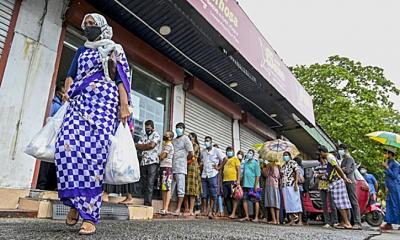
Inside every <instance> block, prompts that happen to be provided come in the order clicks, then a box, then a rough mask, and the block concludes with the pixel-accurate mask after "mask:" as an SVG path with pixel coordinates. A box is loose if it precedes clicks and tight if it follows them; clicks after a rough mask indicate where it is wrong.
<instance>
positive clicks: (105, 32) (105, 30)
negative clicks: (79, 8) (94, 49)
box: [81, 13, 113, 39]
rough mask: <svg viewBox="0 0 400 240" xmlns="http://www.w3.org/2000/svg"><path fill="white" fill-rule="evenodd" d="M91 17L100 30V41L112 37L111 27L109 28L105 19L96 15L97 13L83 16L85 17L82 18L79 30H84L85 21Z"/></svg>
mask: <svg viewBox="0 0 400 240" xmlns="http://www.w3.org/2000/svg"><path fill="white" fill-rule="evenodd" d="M88 16H91V17H92V18H93V19H94V21H95V22H96V24H97V26H98V27H100V28H101V35H100V37H101V39H111V38H112V36H113V30H112V27H110V26H109V25H108V23H107V20H106V18H105V17H103V16H102V15H100V14H98V13H88V14H86V15H85V17H84V18H83V21H82V24H81V28H82V29H83V30H85V19H86V18H87V17H88Z"/></svg>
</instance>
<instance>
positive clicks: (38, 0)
mask: <svg viewBox="0 0 400 240" xmlns="http://www.w3.org/2000/svg"><path fill="white" fill-rule="evenodd" d="M45 2H46V1H45V0H24V1H22V5H21V8H20V12H19V16H18V20H17V24H16V28H15V35H14V39H13V42H12V45H11V49H10V55H9V58H8V63H7V66H6V69H5V72H4V76H3V80H2V84H1V87H0V114H1V116H0V163H1V171H0V187H11V188H30V185H31V181H32V177H33V171H34V167H35V159H33V158H32V157H30V156H27V155H26V154H25V153H24V152H23V150H24V147H25V146H26V145H27V144H28V142H29V141H30V139H31V138H32V137H33V135H34V134H36V133H37V132H38V131H39V130H40V128H41V127H42V124H43V119H44V115H45V110H46V105H47V100H48V95H49V91H50V85H51V80H52V75H53V72H54V67H55V60H56V56H57V47H58V42H59V38H60V34H61V25H62V20H61V17H62V12H63V9H64V4H65V3H64V2H66V1H60V0H48V4H47V10H46V6H45Z"/></svg>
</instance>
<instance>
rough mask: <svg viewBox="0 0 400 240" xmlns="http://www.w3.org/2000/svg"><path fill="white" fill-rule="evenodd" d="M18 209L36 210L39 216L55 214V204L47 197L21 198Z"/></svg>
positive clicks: (45, 216)
mask: <svg viewBox="0 0 400 240" xmlns="http://www.w3.org/2000/svg"><path fill="white" fill-rule="evenodd" d="M18 209H19V210H25V211H36V212H37V218H52V216H53V204H52V202H51V201H50V200H47V199H35V198H29V197H26V198H20V199H19V205H18Z"/></svg>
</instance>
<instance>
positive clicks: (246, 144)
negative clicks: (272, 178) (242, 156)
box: [240, 125, 266, 158]
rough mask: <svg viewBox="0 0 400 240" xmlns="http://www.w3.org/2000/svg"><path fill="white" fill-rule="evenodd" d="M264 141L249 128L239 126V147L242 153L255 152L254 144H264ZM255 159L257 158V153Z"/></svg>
mask: <svg viewBox="0 0 400 240" xmlns="http://www.w3.org/2000/svg"><path fill="white" fill-rule="evenodd" d="M265 141H266V139H265V138H264V137H262V136H261V135H259V134H257V133H255V132H254V131H252V130H250V129H249V128H247V127H245V126H243V125H240V147H241V148H242V151H244V152H245V153H246V152H247V151H248V150H249V149H254V150H255V148H254V144H257V143H264V142H265ZM255 151H256V150H255ZM255 157H256V158H258V153H257V151H256V156H255Z"/></svg>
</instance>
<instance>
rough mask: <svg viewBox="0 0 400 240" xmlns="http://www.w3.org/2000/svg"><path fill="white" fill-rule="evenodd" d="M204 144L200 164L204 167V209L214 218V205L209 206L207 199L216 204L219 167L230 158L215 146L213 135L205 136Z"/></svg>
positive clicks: (204, 212)
mask: <svg viewBox="0 0 400 240" xmlns="http://www.w3.org/2000/svg"><path fill="white" fill-rule="evenodd" d="M204 146H205V148H204V149H203V151H201V154H200V166H201V167H202V168H203V171H202V173H201V185H202V188H203V192H202V196H201V197H202V199H203V201H202V211H203V215H205V214H208V217H209V218H212V207H211V208H210V209H209V208H208V204H207V200H208V198H210V205H209V206H214V201H215V200H216V199H217V189H218V174H219V169H220V168H221V166H223V164H224V163H225V162H226V161H227V160H228V159H227V158H226V157H225V155H224V154H223V153H222V151H221V150H220V149H219V148H215V147H213V144H212V138H211V137H209V136H207V137H205V138H204Z"/></svg>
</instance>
